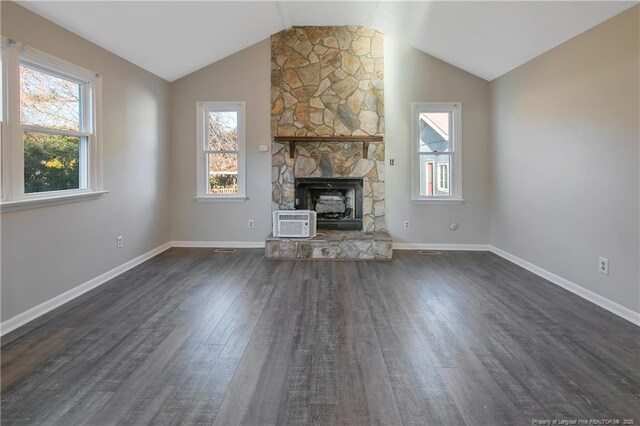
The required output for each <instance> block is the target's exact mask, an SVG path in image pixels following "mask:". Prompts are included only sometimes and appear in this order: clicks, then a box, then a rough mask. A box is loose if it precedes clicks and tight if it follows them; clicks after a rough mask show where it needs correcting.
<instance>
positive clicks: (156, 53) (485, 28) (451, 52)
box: [18, 0, 638, 81]
mask: <svg viewBox="0 0 640 426" xmlns="http://www.w3.org/2000/svg"><path fill="white" fill-rule="evenodd" d="M18 3H20V4H21V5H22V6H24V7H26V8H27V9H30V10H32V11H33V12H35V13H37V14H39V15H41V16H43V17H45V18H47V19H49V20H51V21H53V22H55V23H57V24H59V25H61V26H63V27H65V28H67V29H68V30H70V31H72V32H74V33H76V34H78V35H80V36H82V37H84V38H86V39H88V40H90V41H92V42H94V43H96V44H98V45H100V46H102V47H104V48H105V49H107V50H109V51H111V52H113V53H115V54H117V55H119V56H121V57H123V58H125V59H127V60H129V61H131V62H133V63H134V64H136V65H138V66H140V67H142V68H144V69H146V70H148V71H150V72H152V73H154V74H156V75H158V76H160V77H162V78H164V79H165V80H167V81H173V80H176V79H178V78H180V77H183V76H185V75H187V74H189V73H191V72H193V71H196V70H198V69H200V68H202V67H204V66H206V65H208V64H210V63H213V62H216V61H218V60H220V59H222V58H224V57H226V56H229V55H231V54H233V53H235V52H237V51H239V50H241V49H243V48H245V47H248V46H250V45H252V44H254V43H256V42H258V41H260V40H263V39H265V38H267V37H268V36H269V35H271V34H273V33H276V32H278V31H280V30H282V29H284V28H288V27H290V26H292V25H364V26H369V27H373V28H376V29H377V30H379V31H381V32H383V33H385V34H386V35H387V36H390V37H394V38H396V39H398V40H400V41H402V42H404V43H406V44H409V45H411V46H413V47H415V48H417V49H420V50H422V51H424V52H426V53H428V54H430V55H433V56H435V57H437V58H439V59H442V60H443V61H446V62H448V63H450V64H452V65H455V66H457V67H459V68H461V69H463V70H466V71H468V72H470V73H472V74H475V75H477V76H479V77H482V78H484V79H486V80H493V79H495V78H497V77H499V76H500V75H502V74H504V73H506V72H508V71H510V70H512V69H513V68H516V67H517V66H519V65H521V64H523V63H525V62H527V61H529V60H531V59H533V58H534V57H536V56H538V55H540V54H542V53H544V52H545V51H547V50H549V49H551V48H553V47H555V46H557V45H559V44H561V43H563V42H565V41H567V40H568V39H570V38H572V37H574V36H576V35H578V34H580V33H582V32H584V31H586V30H588V29H589V28H592V27H594V26H595V25H597V24H599V23H601V22H603V21H605V20H607V19H609V18H610V17H612V16H614V15H616V14H618V13H620V12H622V11H623V10H625V9H627V8H629V7H632V6H633V5H635V4H637V3H638V2H637V1H564V2H557V1H549V2H544V1H502V2H484V1H471V2H463V1H448V2H436V1H413V2H406V1H284V0H280V1H255V2H249V1H233V2H232V1H199V2H184V1H160V2H158V1H141V2H128V1H116V2H107V1H69V2H60V1H44V2H39V1H19V2H18Z"/></svg>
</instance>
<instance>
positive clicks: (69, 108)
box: [20, 65, 81, 131]
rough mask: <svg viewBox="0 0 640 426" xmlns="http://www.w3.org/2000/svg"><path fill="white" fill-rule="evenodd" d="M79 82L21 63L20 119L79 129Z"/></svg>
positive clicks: (41, 124)
mask: <svg viewBox="0 0 640 426" xmlns="http://www.w3.org/2000/svg"><path fill="white" fill-rule="evenodd" d="M80 91H81V86H80V84H78V83H76V82H73V81H69V80H65V79H62V78H58V77H54V76H52V75H49V74H46V73H43V72H41V71H38V70H34V69H31V68H29V67H26V66H24V65H21V66H20V122H21V123H22V124H32V125H36V126H42V127H46V128H49V129H62V130H75V131H79V130H80V118H81V114H80V110H81V109H80Z"/></svg>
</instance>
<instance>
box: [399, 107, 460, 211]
mask: <svg viewBox="0 0 640 426" xmlns="http://www.w3.org/2000/svg"><path fill="white" fill-rule="evenodd" d="M428 112H449V113H451V114H452V119H453V123H452V125H451V129H450V131H451V132H452V133H453V134H452V135H451V146H452V147H453V153H452V154H451V156H450V158H451V161H450V165H449V181H448V184H449V189H450V195H438V194H436V192H437V191H434V195H420V179H421V178H422V176H420V161H422V160H421V157H422V155H420V120H419V116H420V114H422V113H428ZM435 154H444V153H433V155H435ZM423 155H424V153H423ZM437 164H438V163H437V162H436V163H435V164H434V165H435V168H436V170H438V166H437ZM411 170H412V174H411V200H412V202H413V203H461V202H463V201H464V199H463V198H462V103H461V102H413V103H412V104H411ZM436 174H437V171H436ZM435 183H436V188H437V187H438V185H439V182H435Z"/></svg>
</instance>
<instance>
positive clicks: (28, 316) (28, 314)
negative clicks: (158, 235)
mask: <svg viewBox="0 0 640 426" xmlns="http://www.w3.org/2000/svg"><path fill="white" fill-rule="evenodd" d="M169 248H171V243H164V244H162V245H161V246H159V247H156V248H154V249H153V250H150V251H148V252H146V253H144V254H142V255H140V256H138V257H136V258H134V259H131V260H130V261H128V262H125V263H123V264H122V265H120V266H116V267H115V268H113V269H111V270H109V271H107V272H105V273H104V274H102V275H98V276H97V277H95V278H93V279H90V280H89V281H87V282H85V283H83V284H80V285H79V286H77V287H74V288H72V289H71V290H68V291H65V292H64V293H62V294H60V295H58V296H56V297H54V298H53V299H49V300H47V301H46V302H44V303H41V304H39V305H38V306H34V307H33V308H31V309H29V310H27V311H25V312H23V313H21V314H18V315H16V316H15V317H13V318H9V319H8V320H6V321H4V322H3V323H2V324H0V336H4V335H5V334H7V333H9V332H10V331H13V330H15V329H16V328H18V327H20V326H22V325H24V324H26V323H28V322H29V321H33V320H34V319H36V318H38V317H39V316H42V315H44V314H46V313H47V312H49V311H52V310H54V309H55V308H57V307H58V306H60V305H63V304H65V303H67V302H69V301H71V300H73V299H75V298H76V297H78V296H80V295H82V294H84V293H86V292H88V291H89V290H92V289H94V288H96V287H98V286H100V285H102V284H104V283H106V282H107V281H109V280H111V279H113V278H115V277H117V276H118V275H120V274H122V273H124V272H126V271H128V270H129V269H131V268H134V267H136V266H138V265H139V264H141V263H142V262H144V261H146V260H149V259H151V258H152V257H154V256H157V255H158V254H160V253H162V252H163V251H165V250H167V249H169Z"/></svg>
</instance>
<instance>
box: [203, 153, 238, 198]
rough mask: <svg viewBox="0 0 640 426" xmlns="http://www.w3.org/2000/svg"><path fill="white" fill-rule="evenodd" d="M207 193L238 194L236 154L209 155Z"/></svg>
mask: <svg viewBox="0 0 640 426" xmlns="http://www.w3.org/2000/svg"><path fill="white" fill-rule="evenodd" d="M209 193H210V194H237V193H238V154H236V153H233V154H232V153H224V154H220V153H215V154H213V153H212V154H209Z"/></svg>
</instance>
